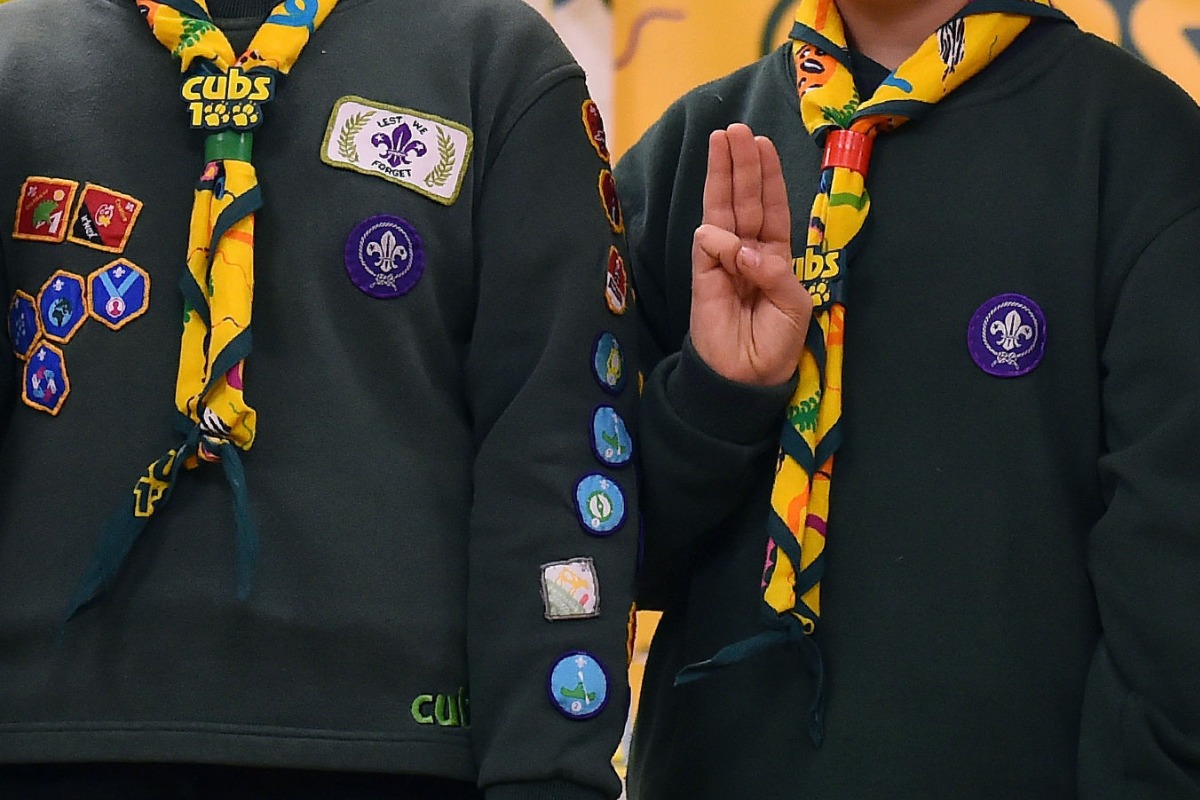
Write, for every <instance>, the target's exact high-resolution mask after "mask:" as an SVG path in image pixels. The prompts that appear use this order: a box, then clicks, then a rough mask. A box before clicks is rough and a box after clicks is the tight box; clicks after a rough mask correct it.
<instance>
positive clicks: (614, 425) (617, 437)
mask: <svg viewBox="0 0 1200 800" xmlns="http://www.w3.org/2000/svg"><path fill="white" fill-rule="evenodd" d="M592 452H594V453H595V454H596V458H598V459H600V461H602V462H603V463H604V464H607V465H608V466H610V467H623V466H625V465H626V464H628V463H629V459H630V458H631V457H632V456H633V439H631V438H630V436H629V431H628V430H627V429H626V427H625V420H623V419H621V415H620V414H618V413H617V410H616V409H615V408H613V407H612V406H600V407H599V408H597V409H596V411H595V413H593V414H592Z"/></svg>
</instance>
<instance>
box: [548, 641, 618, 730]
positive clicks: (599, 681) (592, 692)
mask: <svg viewBox="0 0 1200 800" xmlns="http://www.w3.org/2000/svg"><path fill="white" fill-rule="evenodd" d="M547 689H548V690H549V692H550V701H551V702H552V703H554V707H555V708H557V709H558V710H559V711H560V712H562V714H563V716H565V717H567V718H568V719H588V718H590V717H594V716H596V715H597V714H599V713H600V712H601V711H603V710H604V706H605V705H606V704H607V703H608V673H606V672H605V671H604V667H603V666H601V664H600V662H599V661H597V660H596V657H595V656H593V655H592V654H590V653H585V652H583V651H580V650H577V651H575V652H573V653H567V654H566V655H565V656H563V657H562V658H560V659H559V660H558V663H557V664H555V665H554V667H553V669H551V670H550V681H549V685H548V686H547Z"/></svg>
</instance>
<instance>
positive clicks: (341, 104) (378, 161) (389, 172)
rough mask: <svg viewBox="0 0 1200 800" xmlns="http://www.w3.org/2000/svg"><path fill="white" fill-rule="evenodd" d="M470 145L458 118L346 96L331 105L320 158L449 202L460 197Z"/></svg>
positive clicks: (466, 131) (336, 165)
mask: <svg viewBox="0 0 1200 800" xmlns="http://www.w3.org/2000/svg"><path fill="white" fill-rule="evenodd" d="M473 145H474V136H473V134H472V133H471V131H470V129H469V128H466V127H464V126H463V125H460V124H458V123H457V122H451V121H450V120H447V119H443V118H441V117H438V116H434V115H432V114H426V113H424V112H421V111H414V110H413V109H410V108H400V107H397V106H390V105H386V104H384V103H377V102H374V101H372V100H365V99H363V98H361V97H353V96H348V97H343V98H341V99H340V100H338V101H337V103H335V104H334V106H333V112H332V113H331V114H330V116H329V126H328V128H326V131H325V140H324V141H323V142H322V143H321V160H322V161H324V162H325V163H326V164H328V165H330V166H331V167H337V168H339V169H348V170H352V171H354V172H359V173H362V174H363V175H374V176H376V177H379V178H383V179H384V180H387V181H391V182H392V183H397V184H399V185H401V186H403V187H405V188H407V189H411V190H413V191H414V192H417V193H418V194H421V195H424V196H425V197H428V198H429V199H430V200H433V201H435V202H438V203H441V204H442V205H447V206H448V205H452V204H453V203H454V201H455V200H457V199H458V194H459V191H460V190H461V188H462V182H463V178H464V177H466V172H467V162H468V161H469V160H470V158H471V149H472V147H473Z"/></svg>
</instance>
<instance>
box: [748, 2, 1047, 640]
mask: <svg viewBox="0 0 1200 800" xmlns="http://www.w3.org/2000/svg"><path fill="white" fill-rule="evenodd" d="M1038 16H1046V17H1053V18H1055V19H1064V17H1063V16H1062V15H1061V13H1060V12H1058V11H1056V10H1055V9H1054V8H1053V7H1052V6H1051V3H1050V0H975V2H971V3H968V4H967V5H966V6H965V7H964V8H963V9H962V11H960V12H959V13H958V14H957V15H956V16H955V17H954V18H953V19H951V20H950V21H949V22H947V23H946V24H945V25H943V26H941V27H940V28H939V29H938V30H937V32H936V33H935V34H934V35H933V36H931V37H929V38H928V39H927V40H926V41H925V42H924V43H923V44H922V45H921V47H920V49H918V50H917V52H916V53H915V54H913V55H912V56H911V57H910V58H909V59H908V60H906V61H905V62H904V63H903V64H901V65H900V66H899V67H898V68H897V69H896V70H894V71H893V72H892V73H891V74H890V75H888V76H887V78H885V79H884V81H883V83H882V84H881V85H880V86H879V88H878V89H877V90H876V91H875V93H874V94H873V95H872V96H871V97H869V98H867V99H863V98H860V97H859V94H858V91H857V89H856V87H855V82H854V74H853V72H852V71H851V68H850V63H849V59H850V56H849V48H848V45H847V39H846V31H845V29H844V27H843V25H842V19H841V16H840V14H839V13H838V9H837V5H836V3H835V2H834V1H833V0H802V2H801V3H800V8H799V10H798V12H797V15H796V22H795V25H794V27H793V30H792V56H793V59H794V60H795V63H796V76H797V81H796V84H797V91H798V93H799V100H800V116H801V118H802V119H803V121H804V126H805V128H806V129H807V130H808V132H809V133H810V134H811V135H812V136H813V137H814V139H815V140H816V141H817V143H818V144H820V145H821V146H822V147H823V148H824V151H825V158H824V161H823V163H822V172H821V179H820V187H819V189H818V192H817V195H816V198H815V200H814V202H813V207H812V212H811V213H810V215H809V224H808V235H807V242H806V245H807V246H806V248H805V254H804V256H803V257H801V258H797V259H796V272H797V277H798V278H799V279H800V280H801V281H802V282H803V283H804V284H805V287H806V288H807V289H808V290H809V293H810V294H811V295H812V297H813V306H814V313H813V321H812V325H811V328H810V330H809V335H808V340H807V344H806V347H805V349H804V353H803V355H802V356H801V359H800V365H799V367H800V380H799V385H798V386H797V388H796V392H795V394H794V395H793V397H792V401H791V403H790V405H789V409H788V412H789V413H788V424H787V425H786V426H785V429H784V432H783V437H782V442H781V446H780V455H779V461H778V469H777V472H776V477H775V484H774V487H773V489H772V494H771V508H772V512H773V513H772V519H771V531H770V539H769V541H768V545H767V548H768V552H767V563H766V569H765V572H764V576H763V599H764V600H765V601H766V603H767V605H768V606H770V607H771V609H773V610H774V612H775V613H776V614H778V615H780V616H784V617H786V616H790V617H793V618H794V619H795V620H797V621H798V622H799V623H800V625H801V626H802V627H803V629H804V632H805V633H812V632H813V631H814V629H815V628H816V624H817V621H818V619H819V618H820V615H821V584H820V581H821V576H822V572H823V570H824V559H823V557H822V554H823V553H824V550H825V534H826V529H827V526H828V521H829V494H830V486H831V479H832V476H833V465H834V457H835V454H836V451H837V449H838V445H839V444H840V442H841V428H840V421H841V416H842V360H843V352H842V350H843V344H844V341H845V317H846V309H845V305H844V303H845V297H846V277H847V267H848V266H849V264H850V262H851V258H852V256H853V252H854V248H855V239H856V237H857V236H858V234H859V232H860V231H861V230H862V227H863V224H864V222H865V221H866V219H867V214H868V213H869V212H870V209H871V199H870V195H869V194H868V192H867V188H866V177H867V171H868V165H869V163H870V153H871V148H872V146H873V143H874V140H875V137H876V136H877V135H878V134H880V133H884V132H887V131H891V130H894V129H895V128H897V127H899V126H900V125H903V124H904V123H905V122H909V121H911V120H914V119H916V118H918V117H920V116H921V115H922V114H924V113H925V112H926V111H927V110H928V109H929V108H931V107H932V106H933V105H934V104H936V103H937V102H938V101H939V100H941V99H942V98H944V97H946V96H947V95H948V94H950V93H951V92H953V91H954V90H955V89H956V88H958V87H959V86H961V85H962V84H963V83H965V82H966V81H968V80H969V79H970V78H972V77H973V76H974V75H976V74H978V73H979V72H980V70H982V69H984V68H985V67H986V66H987V65H988V64H990V63H991V62H992V61H993V60H994V59H995V58H996V57H997V56H998V55H999V54H1000V53H1001V52H1003V51H1004V50H1005V48H1007V47H1008V46H1009V45H1010V44H1011V43H1012V42H1013V41H1014V40H1015V39H1016V38H1017V36H1018V35H1019V34H1020V33H1021V32H1022V31H1023V30H1025V28H1026V27H1027V26H1028V25H1029V24H1030V22H1031V19H1032V18H1033V17H1038Z"/></svg>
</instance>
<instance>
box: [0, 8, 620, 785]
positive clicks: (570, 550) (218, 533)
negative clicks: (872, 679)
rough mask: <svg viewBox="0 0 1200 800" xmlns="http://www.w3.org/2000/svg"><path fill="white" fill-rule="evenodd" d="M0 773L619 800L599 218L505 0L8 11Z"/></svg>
mask: <svg viewBox="0 0 1200 800" xmlns="http://www.w3.org/2000/svg"><path fill="white" fill-rule="evenodd" d="M0 75H3V76H4V77H3V79H2V80H0V142H3V145H2V146H0V198H3V200H2V201H0V202H3V203H6V204H7V205H6V206H5V207H6V208H7V209H8V210H7V212H6V215H5V216H6V218H7V220H8V223H7V226H6V227H5V228H4V229H3V230H0V285H2V287H3V291H4V298H5V303H6V312H7V313H6V317H5V323H6V324H5V326H4V335H3V338H2V343H3V347H2V348H0V351H2V355H0V359H2V360H0V586H3V587H4V588H3V591H0V641H2V642H3V646H0V796H4V797H21V798H42V797H52V798H66V797H70V798H92V797H120V798H123V800H129V799H130V798H134V799H136V798H174V797H189V798H191V797H219V798H222V799H223V800H225V799H227V798H242V797H246V798H255V799H256V800H261V799H262V798H285V797H286V798H298V797H314V798H322V800H325V799H326V798H332V799H334V800H336V799H337V798H359V797H363V798H366V797H372V798H373V797H403V798H458V797H464V798H466V797H472V798H476V797H478V798H484V797H486V798H488V800H504V798H521V799H522V800H539V799H542V800H551V799H553V800H558V799H559V798H564V799H565V798H580V800H583V799H584V798H587V800H593V799H597V800H598V799H600V798H615V797H616V796H617V795H618V794H619V792H620V784H619V781H618V779H617V777H616V775H615V774H614V772H613V770H612V767H611V764H610V759H611V756H612V754H613V752H614V750H615V749H616V746H617V744H618V742H619V740H620V737H621V734H622V730H623V727H624V722H625V708H626V703H627V690H626V688H625V681H624V675H625V669H626V664H627V658H628V638H629V628H630V618H631V597H632V588H633V587H632V574H633V569H634V563H635V560H636V551H637V532H638V525H637V522H636V520H637V494H636V488H637V486H636V481H635V479H634V475H633V471H632V456H633V436H632V429H631V413H630V411H631V404H632V402H633V401H634V398H635V395H636V382H635V381H633V380H632V379H631V376H632V375H634V374H635V372H636V368H635V364H634V361H633V346H634V326H635V323H634V322H633V316H632V314H631V313H630V308H631V302H632V298H631V294H630V293H629V292H628V291H627V288H628V280H627V275H626V266H625V254H624V237H623V230H624V222H623V219H622V218H621V212H620V207H619V205H618V203H617V201H616V195H615V192H614V189H613V179H612V173H611V165H610V163H609V154H608V150H607V148H606V146H605V138H604V131H603V127H602V125H601V123H600V119H599V115H598V114H597V113H596V110H595V108H594V104H593V103H592V102H591V100H590V99H589V98H588V95H587V91H586V87H585V84H584V79H583V73H582V71H581V70H580V69H579V67H578V66H577V65H576V64H575V63H574V62H573V61H572V60H571V58H570V56H569V55H568V53H567V52H566V50H565V49H564V48H563V47H562V45H561V43H560V42H559V41H558V40H557V38H556V37H555V36H554V34H553V32H552V31H551V30H550V29H549V27H548V26H546V25H545V23H544V22H542V21H541V19H540V17H539V16H538V15H537V14H536V13H535V12H533V11H532V10H530V9H528V8H527V7H526V6H525V5H524V4H522V3H520V2H516V0H466V2H456V3H452V4H444V3H439V2H435V0H375V1H374V2H365V0H343V1H342V2H340V3H338V2H335V0H285V2H282V3H280V4H278V5H275V4H274V3H273V2H271V0H208V1H207V2H205V0H164V2H156V1H155V0H87V2H84V3H82V4H81V3H78V2H73V1H72V2H69V1H68V0H13V2H11V3H6V4H5V5H4V7H3V9H2V10H0Z"/></svg>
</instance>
